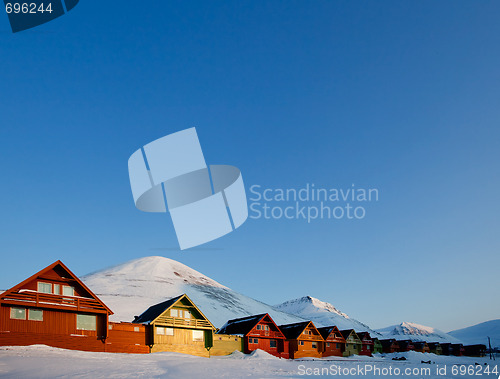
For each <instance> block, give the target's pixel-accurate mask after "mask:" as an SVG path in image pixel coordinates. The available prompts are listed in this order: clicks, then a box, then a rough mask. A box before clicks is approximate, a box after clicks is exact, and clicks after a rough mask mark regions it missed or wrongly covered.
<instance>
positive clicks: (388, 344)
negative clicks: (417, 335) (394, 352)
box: [380, 338, 399, 347]
mask: <svg viewBox="0 0 500 379" xmlns="http://www.w3.org/2000/svg"><path fill="white" fill-rule="evenodd" d="M380 343H381V344H382V346H383V347H391V346H392V345H398V346H399V343H398V341H396V340H395V339H394V338H389V339H385V340H380Z"/></svg>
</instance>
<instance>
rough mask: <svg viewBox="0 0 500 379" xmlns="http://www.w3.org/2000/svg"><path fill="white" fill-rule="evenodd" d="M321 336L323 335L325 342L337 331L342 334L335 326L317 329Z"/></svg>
mask: <svg viewBox="0 0 500 379" xmlns="http://www.w3.org/2000/svg"><path fill="white" fill-rule="evenodd" d="M317 329H318V332H319V334H321V337H323V338H324V339H325V340H326V339H327V338H328V336H329V335H330V334H331V333H332V332H333V331H337V332H339V334H340V330H339V328H337V327H336V326H335V325H334V326H324V327H322V328H317Z"/></svg>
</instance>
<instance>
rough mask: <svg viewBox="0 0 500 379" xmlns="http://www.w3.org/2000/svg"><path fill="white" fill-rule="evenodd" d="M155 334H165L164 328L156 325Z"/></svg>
mask: <svg viewBox="0 0 500 379" xmlns="http://www.w3.org/2000/svg"><path fill="white" fill-rule="evenodd" d="M156 334H160V335H165V328H164V327H163V326H157V327H156Z"/></svg>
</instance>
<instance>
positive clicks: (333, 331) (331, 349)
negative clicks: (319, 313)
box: [318, 326, 345, 357]
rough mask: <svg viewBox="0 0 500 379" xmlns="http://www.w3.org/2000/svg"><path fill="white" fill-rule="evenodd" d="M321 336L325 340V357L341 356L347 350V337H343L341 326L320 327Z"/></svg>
mask: <svg viewBox="0 0 500 379" xmlns="http://www.w3.org/2000/svg"><path fill="white" fill-rule="evenodd" d="M318 331H319V333H320V334H321V337H323V339H324V340H325V343H324V345H323V355H322V356H323V357H331V356H336V357H341V356H342V354H343V352H344V350H345V339H344V337H342V333H340V330H339V328H337V327H336V326H327V327H324V328H318Z"/></svg>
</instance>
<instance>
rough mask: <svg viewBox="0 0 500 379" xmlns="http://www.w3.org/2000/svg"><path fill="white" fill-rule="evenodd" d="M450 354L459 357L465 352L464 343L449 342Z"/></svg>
mask: <svg viewBox="0 0 500 379" xmlns="http://www.w3.org/2000/svg"><path fill="white" fill-rule="evenodd" d="M451 349H452V354H453V355H455V356H457V357H461V356H462V355H464V353H465V349H464V345H463V344H461V343H452V344H451Z"/></svg>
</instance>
